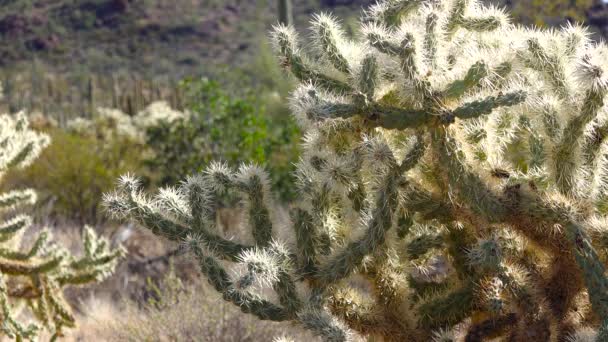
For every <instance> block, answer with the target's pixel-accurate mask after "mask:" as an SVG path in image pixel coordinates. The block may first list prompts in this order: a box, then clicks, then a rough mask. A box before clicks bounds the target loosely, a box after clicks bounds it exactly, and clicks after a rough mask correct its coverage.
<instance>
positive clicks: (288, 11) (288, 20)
mask: <svg viewBox="0 0 608 342" xmlns="http://www.w3.org/2000/svg"><path fill="white" fill-rule="evenodd" d="M277 1H278V3H277V6H278V12H279V23H281V24H283V25H291V24H293V6H292V4H291V0H277Z"/></svg>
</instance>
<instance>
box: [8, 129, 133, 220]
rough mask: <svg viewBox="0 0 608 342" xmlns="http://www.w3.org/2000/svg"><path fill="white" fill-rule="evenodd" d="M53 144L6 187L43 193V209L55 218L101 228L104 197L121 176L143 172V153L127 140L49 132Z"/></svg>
mask: <svg viewBox="0 0 608 342" xmlns="http://www.w3.org/2000/svg"><path fill="white" fill-rule="evenodd" d="M48 133H49V135H50V136H51V139H52V140H53V144H51V145H50V146H49V147H48V148H47V149H46V150H44V151H43V152H42V153H41V155H40V157H39V158H38V159H37V160H36V161H34V162H33V163H32V165H31V166H29V167H28V168H27V169H25V170H20V171H18V172H11V173H9V174H8V175H7V180H6V182H7V183H8V184H10V185H11V186H14V185H22V186H27V187H33V188H36V189H40V191H39V196H40V197H41V198H40V201H39V203H40V205H41V206H42V207H48V208H50V212H44V213H43V212H41V213H42V214H44V215H47V214H50V215H51V216H53V217H62V218H70V219H76V220H78V221H80V222H81V223H84V222H86V223H91V224H93V223H99V222H100V221H102V220H104V216H103V214H102V213H101V212H100V210H99V209H100V203H101V197H102V194H103V193H104V192H105V191H107V190H108V189H111V188H112V187H113V185H114V184H115V180H116V177H118V176H119V175H121V174H123V173H125V172H133V171H136V170H138V169H139V163H140V162H139V160H138V156H139V155H140V152H139V149H138V148H137V147H136V145H134V144H133V143H132V142H130V141H129V140H127V139H119V138H117V139H115V140H105V139H100V138H99V137H98V136H95V135H93V136H84V135H81V134H79V133H76V132H68V131H65V130H61V129H58V128H53V129H51V130H49V132H48Z"/></svg>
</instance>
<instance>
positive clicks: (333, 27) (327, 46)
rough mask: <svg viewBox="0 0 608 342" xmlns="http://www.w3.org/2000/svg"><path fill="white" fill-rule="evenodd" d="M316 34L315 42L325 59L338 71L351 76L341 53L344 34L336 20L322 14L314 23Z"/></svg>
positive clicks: (317, 16)
mask: <svg viewBox="0 0 608 342" xmlns="http://www.w3.org/2000/svg"><path fill="white" fill-rule="evenodd" d="M312 27H313V32H314V35H315V36H314V37H313V40H314V41H316V42H318V44H317V45H318V48H319V50H320V51H321V52H322V54H323V55H324V57H325V58H326V59H327V60H328V61H329V62H330V63H331V64H332V65H333V66H334V68H336V69H337V70H339V71H341V72H343V73H345V74H350V66H349V64H348V61H347V60H346V58H345V57H344V55H342V53H341V52H340V48H339V44H343V41H342V40H343V35H344V33H343V32H342V30H341V29H340V27H339V26H338V24H337V23H336V20H335V19H334V18H333V17H332V16H330V15H327V14H320V15H316V16H315V17H314V20H313V21H312Z"/></svg>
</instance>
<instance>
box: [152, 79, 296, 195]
mask: <svg viewBox="0 0 608 342" xmlns="http://www.w3.org/2000/svg"><path fill="white" fill-rule="evenodd" d="M183 86H184V88H185V89H186V91H185V96H186V102H187V105H186V107H187V109H188V111H189V115H187V116H186V117H184V118H182V119H178V120H175V121H172V122H161V123H159V125H156V126H151V127H149V128H148V130H147V132H146V141H147V145H148V147H150V148H151V150H152V151H154V157H153V158H151V159H149V160H148V161H147V164H148V166H149V167H150V169H151V170H153V171H154V172H157V173H158V174H160V177H161V179H160V183H161V184H163V185H164V184H173V183H176V182H178V181H179V180H181V179H183V178H185V177H186V176H187V175H189V174H192V173H193V172H197V171H200V170H202V169H203V168H205V167H206V166H207V165H208V164H209V163H210V162H211V161H213V160H215V159H218V158H222V159H224V160H225V161H227V162H228V163H230V164H231V165H238V164H239V163H241V162H253V163H256V164H259V165H265V166H266V167H267V168H268V169H269V170H272V171H273V172H274V173H276V175H277V178H276V182H275V183H274V185H275V189H276V190H277V191H279V193H280V194H281V195H282V196H283V198H289V197H290V196H292V195H293V192H292V188H291V187H290V186H289V185H290V184H292V183H293V181H292V179H291V177H290V175H291V172H292V171H293V166H292V164H293V162H295V160H296V159H295V158H296V157H297V146H296V144H295V140H296V139H298V137H299V135H298V129H297V128H296V126H295V124H293V123H291V122H290V120H289V119H288V118H287V119H285V118H283V119H281V118H277V119H276V120H275V119H274V118H271V117H270V116H269V115H268V114H267V113H266V111H265V107H263V106H262V105H259V104H258V102H256V100H254V99H253V97H252V95H250V96H248V97H247V98H245V99H241V98H236V97H232V96H230V95H228V94H227V93H226V92H225V91H224V90H222V89H221V88H220V86H219V84H218V83H217V82H215V81H212V80H208V79H201V80H186V81H184V84H183ZM277 121H278V122H277Z"/></svg>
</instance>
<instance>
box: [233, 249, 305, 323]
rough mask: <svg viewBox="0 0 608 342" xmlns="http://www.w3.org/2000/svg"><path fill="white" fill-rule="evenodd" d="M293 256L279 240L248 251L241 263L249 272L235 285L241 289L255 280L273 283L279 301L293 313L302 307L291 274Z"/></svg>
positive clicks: (262, 282) (264, 283) (267, 283)
mask: <svg viewBox="0 0 608 342" xmlns="http://www.w3.org/2000/svg"><path fill="white" fill-rule="evenodd" d="M292 259H293V256H292V255H291V254H290V252H289V251H288V250H287V249H286V248H285V246H284V245H283V244H281V243H279V242H277V241H273V242H272V244H271V245H270V246H268V247H265V248H260V247H256V249H254V250H251V251H247V252H245V253H243V254H242V255H241V261H240V263H241V264H244V265H246V267H247V272H246V274H245V275H244V276H243V277H241V278H240V279H239V280H238V281H237V282H236V283H235V285H236V286H237V287H238V288H239V289H240V290H244V289H247V288H248V287H249V286H250V285H251V284H253V282H256V281H257V282H258V283H261V284H263V285H269V284H270V285H272V288H273V290H274V291H275V292H276V294H277V296H278V299H279V303H280V304H281V305H282V306H283V307H284V308H285V309H286V310H287V312H289V313H290V314H291V315H295V314H296V312H297V311H298V310H299V309H300V308H301V307H302V300H301V299H300V296H299V294H298V292H297V291H296V285H295V282H294V281H293V278H292V276H291V274H292V273H293V265H292Z"/></svg>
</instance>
